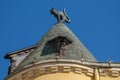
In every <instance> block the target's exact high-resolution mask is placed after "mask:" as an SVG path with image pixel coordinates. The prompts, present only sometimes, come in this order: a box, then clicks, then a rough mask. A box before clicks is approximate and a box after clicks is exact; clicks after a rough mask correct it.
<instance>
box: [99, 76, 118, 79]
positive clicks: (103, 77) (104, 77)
mask: <svg viewBox="0 0 120 80" xmlns="http://www.w3.org/2000/svg"><path fill="white" fill-rule="evenodd" d="M100 80H120V77H107V76H106V77H100Z"/></svg>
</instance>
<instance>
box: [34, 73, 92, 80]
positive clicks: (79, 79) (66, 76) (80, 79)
mask: <svg viewBox="0 0 120 80" xmlns="http://www.w3.org/2000/svg"><path fill="white" fill-rule="evenodd" d="M34 80H92V79H91V77H89V76H86V75H83V74H75V73H73V72H70V73H53V74H46V75H42V76H39V77H37V78H35V79H34Z"/></svg>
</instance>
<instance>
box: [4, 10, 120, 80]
mask: <svg viewBox="0 0 120 80" xmlns="http://www.w3.org/2000/svg"><path fill="white" fill-rule="evenodd" d="M52 10H54V9H52ZM52 10H51V12H52ZM57 17H59V15H58V16H57ZM62 17H63V18H62V19H60V20H59V19H58V18H57V19H58V23H57V24H55V25H54V26H53V27H52V28H51V29H50V30H49V31H48V32H47V33H46V34H45V35H44V36H43V37H42V38H41V40H40V41H39V42H38V43H37V44H36V45H35V46H31V47H28V48H24V49H21V50H18V51H15V52H12V53H9V54H7V55H6V56H5V58H7V59H10V61H11V66H10V67H9V75H8V76H7V77H6V78H5V80H120V63H114V62H112V61H109V62H106V63H102V62H98V61H97V60H96V59H95V57H94V56H93V55H92V54H91V53H90V52H89V51H88V50H87V48H86V47H85V46H84V45H83V44H82V42H81V41H80V40H79V39H78V38H77V37H76V36H75V35H74V33H73V32H72V31H71V30H70V29H69V28H68V27H67V26H66V25H65V24H63V22H64V21H65V20H63V19H64V16H62Z"/></svg>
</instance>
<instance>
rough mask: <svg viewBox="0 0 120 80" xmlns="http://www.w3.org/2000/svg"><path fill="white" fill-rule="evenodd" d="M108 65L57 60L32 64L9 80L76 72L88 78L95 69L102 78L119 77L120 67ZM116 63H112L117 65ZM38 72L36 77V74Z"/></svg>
mask: <svg viewBox="0 0 120 80" xmlns="http://www.w3.org/2000/svg"><path fill="white" fill-rule="evenodd" d="M106 64H107V63H102V64H101V63H92V62H89V63H88V62H80V61H76V60H65V59H57V60H46V61H41V62H37V63H33V64H30V65H29V66H26V67H24V69H23V70H18V71H17V72H13V73H12V74H10V75H9V76H8V77H7V78H6V80H8V78H15V77H16V76H17V75H21V76H22V77H23V74H25V73H27V74H29V72H30V74H33V75H34V76H39V75H43V74H48V73H57V72H63V73H64V72H74V73H77V74H85V75H87V76H91V77H92V76H93V75H94V69H95V68H97V69H98V71H99V74H100V76H110V77H119V76H120V67H119V65H117V66H112V67H109V66H106ZM115 64H116V63H112V65H115ZM35 71H36V73H37V74H36V75H35V73H34V72H35ZM10 80H12V79H10Z"/></svg>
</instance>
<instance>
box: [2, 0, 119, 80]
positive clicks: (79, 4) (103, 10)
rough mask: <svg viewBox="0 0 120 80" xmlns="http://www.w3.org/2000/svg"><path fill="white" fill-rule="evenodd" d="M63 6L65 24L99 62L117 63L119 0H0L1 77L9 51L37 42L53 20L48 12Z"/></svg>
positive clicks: (5, 69) (4, 74)
mask: <svg viewBox="0 0 120 80" xmlns="http://www.w3.org/2000/svg"><path fill="white" fill-rule="evenodd" d="M52 7H54V8H56V9H58V10H63V8H65V9H66V11H67V13H68V15H69V17H70V18H71V23H70V24H66V23H65V24H66V25H67V26H68V27H69V28H70V29H71V30H72V31H73V32H74V33H75V35H76V36H77V37H78V38H79V39H80V40H81V42H82V43H83V44H84V45H85V46H86V47H87V48H88V49H89V50H90V52H91V53H92V54H93V55H94V56H95V57H96V59H97V60H98V61H101V62H106V61H107V60H108V59H109V58H112V59H113V61H114V62H120V0H69V1H68V0H62V1H61V0H0V37H1V38H0V76H1V77H0V80H3V79H4V78H5V77H6V76H7V71H8V66H9V65H10V63H9V60H6V59H4V56H5V55H6V54H7V53H9V52H12V51H15V50H19V49H22V48H25V47H28V46H31V45H34V44H36V43H37V42H38V41H39V40H40V38H41V37H42V36H43V35H44V34H45V33H46V32H47V31H48V30H49V29H50V28H51V27H52V26H53V25H54V24H55V23H56V21H57V20H56V19H55V18H54V16H53V15H51V14H50V13H49V10H50V9H51V8H52Z"/></svg>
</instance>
